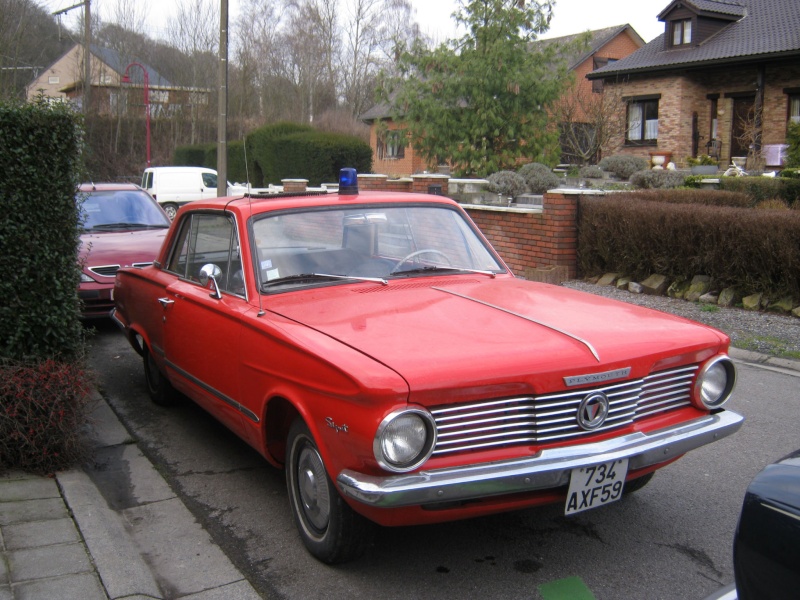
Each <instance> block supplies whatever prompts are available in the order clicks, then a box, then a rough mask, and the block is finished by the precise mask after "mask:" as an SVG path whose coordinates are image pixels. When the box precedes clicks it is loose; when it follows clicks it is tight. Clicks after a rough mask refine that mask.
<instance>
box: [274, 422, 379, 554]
mask: <svg viewBox="0 0 800 600" xmlns="http://www.w3.org/2000/svg"><path fill="white" fill-rule="evenodd" d="M286 485H287V487H288V490H289V502H290V504H291V509H292V516H293V518H294V521H295V525H297V529H298V531H299V532H300V537H301V539H302V540H303V544H304V545H305V547H306V548H307V549H308V551H309V552H310V553H311V554H312V555H313V556H314V557H316V558H317V559H319V560H321V561H322V562H324V563H327V564H337V563H343V562H347V561H349V560H353V559H355V558H358V557H359V556H360V555H361V554H363V553H364V551H365V550H366V548H367V546H368V545H369V544H370V542H371V541H372V536H373V534H374V527H375V526H374V524H373V523H371V522H370V521H368V520H367V519H365V518H364V517H362V516H361V515H359V514H357V513H356V512H355V511H353V509H352V508H350V506H349V505H348V504H347V503H346V502H345V501H344V499H343V498H342V497H341V496H340V495H339V492H338V491H337V489H336V487H335V486H334V485H333V482H332V481H331V479H330V477H328V473H327V472H326V470H325V465H324V464H323V463H322V458H321V457H320V455H319V451H318V450H317V445H316V443H315V442H314V438H313V437H312V436H311V433H310V432H309V430H308V427H307V426H306V424H305V423H304V422H303V421H302V420H300V419H298V420H296V421H295V422H294V423H293V424H292V427H291V429H290V430H289V439H288V451H287V460H286Z"/></svg>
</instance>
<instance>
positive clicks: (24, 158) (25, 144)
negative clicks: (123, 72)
mask: <svg viewBox="0 0 800 600" xmlns="http://www.w3.org/2000/svg"><path fill="white" fill-rule="evenodd" d="M82 138H83V133H82V120H81V116H80V115H78V114H76V113H75V112H74V111H73V110H72V109H71V108H70V107H69V106H67V105H62V104H57V105H53V106H50V105H48V104H46V103H45V102H44V101H41V102H38V103H32V104H21V105H16V104H0V139H2V140H3V143H2V144H0V164H3V165H5V168H4V169H3V176H2V177H0V206H2V211H3V216H2V219H0V273H3V277H0V298H2V299H3V300H2V302H0V357H5V358H13V359H18V360H23V359H40V358H50V357H53V356H60V357H63V358H66V359H69V358H71V357H74V356H76V355H78V354H81V352H82V348H83V328H82V326H81V323H80V318H79V314H80V305H79V301H78V293H77V289H78V283H79V281H80V270H79V268H78V264H77V262H78V259H77V251H78V245H79V243H80V229H79V220H80V214H79V210H78V207H77V205H76V202H75V194H76V190H77V186H78V184H79V181H80V180H79V178H80V157H81V149H82V145H81V140H82Z"/></svg>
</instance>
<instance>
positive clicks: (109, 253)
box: [80, 228, 167, 267]
mask: <svg viewBox="0 0 800 600" xmlns="http://www.w3.org/2000/svg"><path fill="white" fill-rule="evenodd" d="M166 235H167V229H166V228H165V229H141V230H138V231H109V232H102V233H94V232H93V233H83V234H81V248H80V257H81V259H82V260H83V259H85V260H86V262H85V264H86V266H87V267H92V266H96V265H112V264H118V265H120V266H122V267H129V266H131V265H133V264H135V263H143V262H153V261H154V260H155V259H156V256H158V251H159V250H160V249H161V244H162V243H163V241H164V238H165V237H166Z"/></svg>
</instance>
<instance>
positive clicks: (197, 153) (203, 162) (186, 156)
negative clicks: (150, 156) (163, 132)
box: [172, 143, 217, 169]
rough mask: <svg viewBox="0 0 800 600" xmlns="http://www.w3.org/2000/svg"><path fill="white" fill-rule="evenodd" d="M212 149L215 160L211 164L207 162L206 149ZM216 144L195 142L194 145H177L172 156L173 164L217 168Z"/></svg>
mask: <svg viewBox="0 0 800 600" xmlns="http://www.w3.org/2000/svg"><path fill="white" fill-rule="evenodd" d="M209 149H213V150H214V156H215V160H214V162H213V164H209V163H208V151H209ZM216 149H217V145H216V144H213V143H212V144H196V145H194V146H178V147H177V148H175V154H174V155H173V158H172V164H173V165H180V166H182V167H183V166H185V167H208V168H210V169H216V168H217V161H216Z"/></svg>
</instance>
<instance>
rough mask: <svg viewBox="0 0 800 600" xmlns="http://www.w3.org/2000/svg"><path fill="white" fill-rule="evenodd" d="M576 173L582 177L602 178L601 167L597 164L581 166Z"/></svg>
mask: <svg viewBox="0 0 800 600" xmlns="http://www.w3.org/2000/svg"><path fill="white" fill-rule="evenodd" d="M578 175H579V176H581V177H583V178H584V179H602V178H603V169H601V168H600V167H599V166H597V165H586V166H585V167H581V170H580V171H579V172H578Z"/></svg>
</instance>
